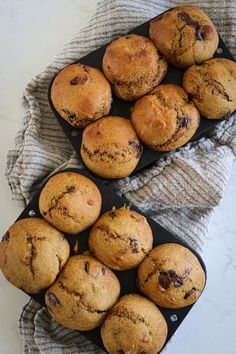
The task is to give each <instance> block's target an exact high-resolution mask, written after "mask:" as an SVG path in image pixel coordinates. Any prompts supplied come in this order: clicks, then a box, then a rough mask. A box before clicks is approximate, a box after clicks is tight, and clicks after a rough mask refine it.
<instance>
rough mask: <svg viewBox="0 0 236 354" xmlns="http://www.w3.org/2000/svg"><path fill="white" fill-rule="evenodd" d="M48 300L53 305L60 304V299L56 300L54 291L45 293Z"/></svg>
mask: <svg viewBox="0 0 236 354" xmlns="http://www.w3.org/2000/svg"><path fill="white" fill-rule="evenodd" d="M47 297H48V300H49V301H50V302H51V303H52V304H53V305H54V306H61V303H60V301H59V300H58V298H57V297H56V295H55V294H54V293H51V292H50V293H48V294H47Z"/></svg>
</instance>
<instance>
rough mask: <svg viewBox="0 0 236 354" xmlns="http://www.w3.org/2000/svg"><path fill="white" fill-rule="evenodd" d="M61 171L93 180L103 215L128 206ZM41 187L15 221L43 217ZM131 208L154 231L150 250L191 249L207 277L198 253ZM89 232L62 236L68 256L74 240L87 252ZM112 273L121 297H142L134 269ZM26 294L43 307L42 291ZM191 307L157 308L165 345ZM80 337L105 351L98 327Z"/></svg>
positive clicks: (102, 188)
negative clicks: (89, 182)
mask: <svg viewBox="0 0 236 354" xmlns="http://www.w3.org/2000/svg"><path fill="white" fill-rule="evenodd" d="M61 172H76V173H80V174H82V175H84V176H85V177H87V178H89V179H90V180H92V181H93V182H94V183H95V184H96V185H97V187H98V189H99V190H100V193H101V195H102V208H101V214H103V213H105V212H106V211H109V210H111V209H112V207H116V208H120V207H122V206H124V205H129V202H128V201H127V200H126V199H124V198H121V197H119V196H118V195H117V194H115V193H114V191H113V190H112V189H110V188H108V187H107V186H106V185H104V183H102V182H100V181H99V180H98V179H97V178H94V177H91V176H90V175H89V174H88V173H87V172H82V171H81V170H79V169H76V168H69V169H66V170H62V171H59V172H57V173H55V174H58V173H61ZM45 184H46V182H45ZM45 184H44V185H45ZM44 185H43V186H42V187H41V189H40V191H39V192H38V193H37V194H36V195H35V196H34V198H33V199H32V201H31V202H30V203H29V204H28V206H27V207H26V208H25V209H24V211H23V212H22V213H21V215H20V216H19V218H18V219H17V220H20V219H24V218H28V217H39V218H42V216H41V214H40V212H39V195H40V192H41V190H42V189H43V187H44ZM130 209H131V210H135V211H137V212H139V213H140V214H142V215H144V216H145V217H146V219H147V221H148V223H149V225H150V227H151V229H152V232H153V247H155V246H158V245H161V244H164V243H170V242H171V243H177V244H180V245H182V246H184V247H187V248H188V249H190V250H191V252H193V253H194V254H195V255H196V256H197V258H198V260H199V262H200V264H201V266H202V268H203V270H204V272H205V274H206V267H205V264H204V262H203V260H202V258H201V257H200V256H199V254H198V253H197V252H196V251H195V250H193V249H192V248H191V247H189V246H188V245H187V244H185V243H184V242H182V241H181V240H180V239H179V238H178V237H177V236H175V235H173V234H171V233H170V232H168V231H167V230H166V229H164V228H163V227H162V226H161V225H159V224H158V223H156V222H155V221H154V220H152V219H151V218H150V217H148V216H146V215H145V213H142V212H141V211H140V210H138V209H137V208H136V207H134V206H131V207H130ZM90 229H91V228H89V229H87V230H85V231H83V232H81V233H79V234H76V235H69V234H65V237H66V239H67V240H68V242H69V244H70V255H71V256H72V255H75V254H77V253H75V252H74V248H75V244H76V243H77V241H78V250H79V251H78V253H79V254H82V253H83V252H85V251H88V250H89V248H88V236H89V232H90ZM114 273H115V274H116V275H117V277H118V279H119V281H120V284H121V294H120V296H123V295H125V294H128V293H137V294H141V293H140V291H139V289H138V287H137V285H136V279H137V269H134V270H128V271H114ZM28 295H29V296H30V297H32V298H33V299H34V300H36V301H37V302H38V303H40V304H41V305H43V306H45V302H44V292H42V293H40V294H36V295H33V294H28ZM193 306H194V304H193V305H190V306H187V307H184V308H179V309H166V308H161V307H159V309H160V311H161V313H162V314H163V316H164V317H165V319H166V322H167V325H168V336H167V340H166V343H165V345H166V344H167V342H168V341H169V340H170V338H171V337H172V336H173V334H174V333H175V331H176V330H177V328H178V327H179V326H180V324H181V322H182V321H183V320H184V318H185V317H186V316H187V314H188V313H189V311H190V310H191V308H192V307H193ZM81 334H83V335H84V336H85V337H87V338H88V339H90V340H91V341H92V342H93V343H95V344H96V345H98V346H99V347H100V348H102V349H103V350H105V348H104V346H103V344H102V340H101V336H100V327H99V328H97V329H94V330H92V331H85V332H81Z"/></svg>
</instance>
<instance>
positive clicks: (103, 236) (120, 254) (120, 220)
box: [89, 207, 153, 270]
mask: <svg viewBox="0 0 236 354" xmlns="http://www.w3.org/2000/svg"><path fill="white" fill-rule="evenodd" d="M152 242H153V236H152V230H151V228H150V226H149V224H148V222H147V220H146V218H145V217H144V216H142V215H140V214H139V213H137V212H135V211H133V210H128V209H126V208H125V207H123V208H120V209H113V210H110V211H108V212H106V213H105V214H103V215H102V216H101V217H100V218H99V219H98V221H97V222H96V224H95V225H94V226H93V228H92V230H91V232H90V235H89V248H90V251H91V252H92V253H93V254H94V256H95V257H96V258H97V259H99V261H101V262H102V263H104V264H106V265H107V266H108V267H109V268H112V269H116V270H127V269H132V268H136V267H137V266H138V265H139V263H140V262H141V261H142V260H143V258H144V257H145V256H146V255H147V254H148V253H149V251H150V250H151V249H152Z"/></svg>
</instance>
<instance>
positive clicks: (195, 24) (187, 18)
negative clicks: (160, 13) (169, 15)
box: [178, 12, 204, 41]
mask: <svg viewBox="0 0 236 354" xmlns="http://www.w3.org/2000/svg"><path fill="white" fill-rule="evenodd" d="M178 17H179V18H180V19H181V20H182V21H184V22H185V23H187V25H189V26H191V27H193V28H195V30H196V33H195V36H196V39H197V40H199V41H202V40H203V37H202V31H203V27H204V26H201V25H200V23H199V22H197V21H194V20H192V19H191V17H190V16H189V15H188V14H187V13H186V12H180V13H179V14H178Z"/></svg>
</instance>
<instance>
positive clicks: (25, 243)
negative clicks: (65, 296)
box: [0, 218, 70, 294]
mask: <svg viewBox="0 0 236 354" xmlns="http://www.w3.org/2000/svg"><path fill="white" fill-rule="evenodd" d="M69 254H70V247H69V244H68V242H67V241H66V239H65V238H64V235H63V234H62V233H61V232H59V231H58V230H56V229H55V228H54V227H52V226H51V225H49V224H48V223H47V222H46V221H45V220H43V219H39V218H26V219H22V220H19V221H16V223H15V224H13V225H12V226H11V227H10V228H9V230H8V231H7V232H6V234H5V236H4V237H3V239H2V242H1V243H0V268H1V270H2V272H3V274H4V276H5V277H6V279H7V280H8V281H9V282H10V283H12V284H13V285H14V286H16V287H17V288H19V289H21V290H23V291H25V292H27V293H31V294H36V293H38V292H40V291H41V290H43V289H45V288H48V287H49V286H50V285H51V284H52V283H53V282H54V280H55V279H56V277H57V275H58V273H59V272H60V271H61V269H62V268H63V266H64V264H65V263H66V261H67V259H68V257H69Z"/></svg>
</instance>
